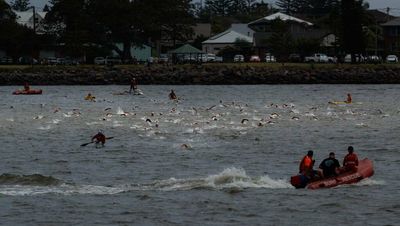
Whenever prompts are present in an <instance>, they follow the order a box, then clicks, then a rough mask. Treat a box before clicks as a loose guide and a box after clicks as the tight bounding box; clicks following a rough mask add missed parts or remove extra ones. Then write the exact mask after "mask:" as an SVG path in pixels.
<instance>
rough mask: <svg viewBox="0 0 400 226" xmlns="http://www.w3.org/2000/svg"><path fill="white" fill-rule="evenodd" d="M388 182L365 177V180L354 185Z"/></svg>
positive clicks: (383, 183)
mask: <svg viewBox="0 0 400 226" xmlns="http://www.w3.org/2000/svg"><path fill="white" fill-rule="evenodd" d="M385 184H386V182H385V181H383V180H374V179H372V178H365V179H364V180H362V181H360V182H358V183H355V184H352V186H373V185H385Z"/></svg>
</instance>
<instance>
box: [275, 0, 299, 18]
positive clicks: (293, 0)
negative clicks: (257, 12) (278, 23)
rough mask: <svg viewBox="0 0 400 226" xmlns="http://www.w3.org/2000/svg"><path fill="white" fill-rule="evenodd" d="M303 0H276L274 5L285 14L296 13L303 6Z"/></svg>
mask: <svg viewBox="0 0 400 226" xmlns="http://www.w3.org/2000/svg"><path fill="white" fill-rule="evenodd" d="M304 1H305V0H277V1H276V5H277V6H278V7H279V8H281V9H282V10H283V11H284V12H285V13H286V14H288V15H292V14H294V13H298V12H299V9H300V8H301V7H304V6H305V2H304Z"/></svg>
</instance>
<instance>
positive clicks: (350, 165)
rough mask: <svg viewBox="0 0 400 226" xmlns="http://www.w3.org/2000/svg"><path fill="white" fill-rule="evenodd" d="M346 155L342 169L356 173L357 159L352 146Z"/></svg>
mask: <svg viewBox="0 0 400 226" xmlns="http://www.w3.org/2000/svg"><path fill="white" fill-rule="evenodd" d="M347 151H348V154H347V155H346V156H345V157H344V159H343V168H344V170H345V171H356V170H357V166H358V157H357V155H356V154H355V153H354V148H353V146H349V147H348V148H347Z"/></svg>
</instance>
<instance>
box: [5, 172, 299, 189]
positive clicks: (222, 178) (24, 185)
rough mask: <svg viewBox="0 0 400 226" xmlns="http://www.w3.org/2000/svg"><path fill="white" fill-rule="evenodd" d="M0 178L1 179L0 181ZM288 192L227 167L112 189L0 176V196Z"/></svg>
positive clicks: (284, 183) (283, 183) (283, 184)
mask: <svg viewBox="0 0 400 226" xmlns="http://www.w3.org/2000/svg"><path fill="white" fill-rule="evenodd" d="M3 178H4V179H3ZM249 188H257V189H262V188H264V189H292V188H293V187H292V186H291V185H290V183H289V182H288V180H286V179H272V178H270V177H269V176H268V175H265V176H260V177H255V178H252V177H250V176H248V175H247V174H246V172H245V171H244V170H243V169H237V168H228V169H225V170H223V171H222V172H221V173H219V174H216V175H210V176H207V177H205V178H198V179H191V178H189V179H175V178H170V179H167V180H158V181H154V182H152V183H148V184H124V185H112V186H99V185H75V184H68V183H65V182H62V181H61V180H58V179H55V178H53V177H46V176H42V175H30V176H18V175H12V174H3V175H1V176H0V194H3V195H9V196H26V195H27V196H33V195H43V194H63V195H85V194H90V195H113V194H118V193H124V192H133V191H165V192H172V191H187V190H201V189H203V190H220V191H224V192H229V193H232V192H240V191H243V190H244V189H249Z"/></svg>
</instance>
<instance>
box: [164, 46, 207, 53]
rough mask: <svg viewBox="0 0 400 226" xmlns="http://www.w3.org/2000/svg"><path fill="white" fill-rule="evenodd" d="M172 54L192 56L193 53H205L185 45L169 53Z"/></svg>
mask: <svg viewBox="0 0 400 226" xmlns="http://www.w3.org/2000/svg"><path fill="white" fill-rule="evenodd" d="M169 53H171V54H191V53H204V52H203V51H201V50H199V49H197V48H195V47H193V46H191V45H189V44H185V45H183V46H181V47H179V48H177V49H174V50H171V51H169Z"/></svg>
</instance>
